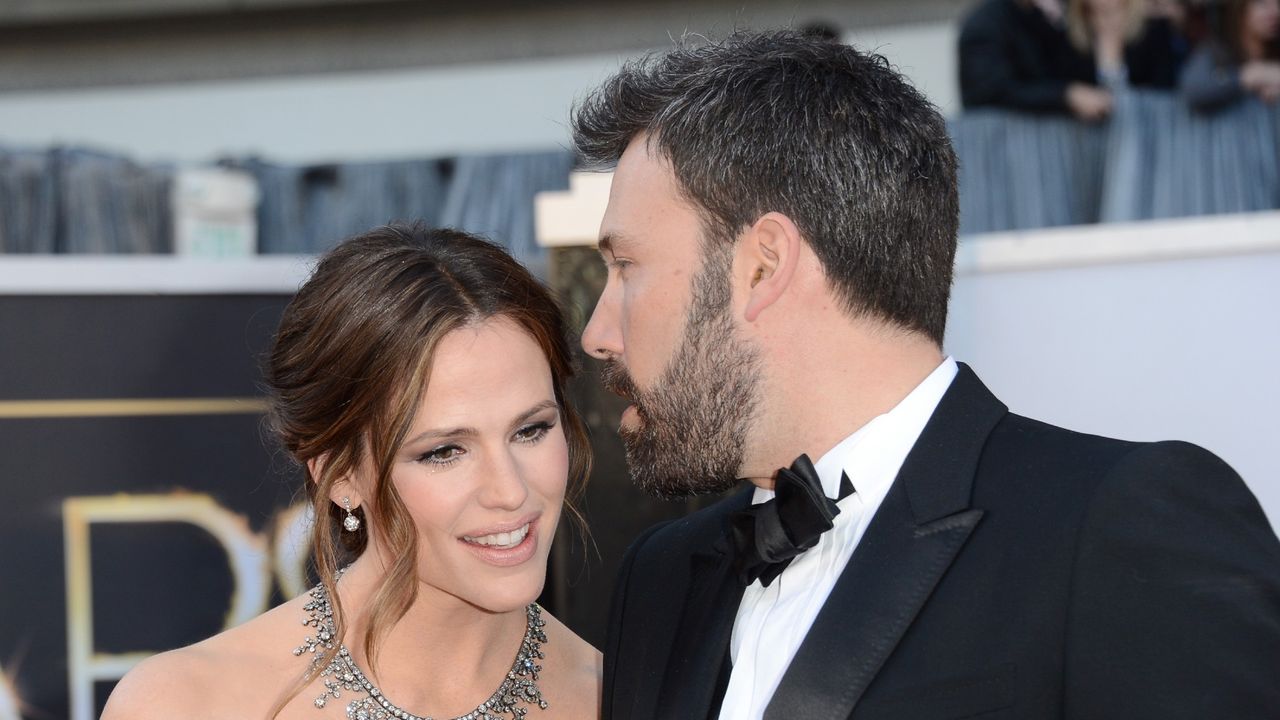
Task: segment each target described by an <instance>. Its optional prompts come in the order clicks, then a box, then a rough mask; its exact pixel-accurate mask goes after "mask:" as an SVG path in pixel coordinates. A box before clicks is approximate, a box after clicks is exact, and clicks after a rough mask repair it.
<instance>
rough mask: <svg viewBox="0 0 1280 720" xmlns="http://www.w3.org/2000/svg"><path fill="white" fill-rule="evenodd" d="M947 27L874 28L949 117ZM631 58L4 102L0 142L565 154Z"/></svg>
mask: <svg viewBox="0 0 1280 720" xmlns="http://www.w3.org/2000/svg"><path fill="white" fill-rule="evenodd" d="M954 34H955V29H954V28H953V27H952V26H951V24H949V23H937V24H928V25H904V26H896V27H891V28H880V29H875V28H872V29H866V30H862V31H859V32H857V33H854V34H852V35H850V36H849V39H850V40H851V41H853V42H855V43H856V44H857V45H858V46H859V47H864V48H872V49H877V50H878V51H879V52H881V53H882V54H884V55H885V56H886V57H888V58H889V59H890V61H891V62H893V63H894V64H895V65H896V66H897V67H898V68H899V69H900V70H901V71H902V72H903V73H904V74H906V75H907V76H908V77H909V78H911V79H912V80H913V81H914V82H916V84H917V85H918V86H919V87H921V88H922V89H923V90H925V91H926V92H927V93H928V94H929V95H930V97H931V99H933V101H934V102H935V103H936V104H938V105H939V107H941V108H942V109H943V110H944V111H951V110H955V109H958V104H957V102H956V100H955V98H956V91H955V87H954V85H955V79H954V76H955V72H954V66H955V62H954V57H953V56H954V42H955V39H954ZM621 59H622V58H620V57H619V56H616V55H590V56H577V57H569V58H558V59H552V60H532V61H529V60H526V61H520V62H506V63H493V64H486V65H460V66H451V67H437V68H430V69H421V70H395V71H378V72H367V73H349V74H326V75H311V76H298V77H288V78H277V79H266V80H263V79H255V80H239V81H231V82H209V83H189V84H184V85H150V86H137V87H114V88H103V89H84V90H59V91H50V92H22V93H4V94H0V145H10V146H20V147H34V148H43V147H47V146H50V145H55V144H76V145H89V146H93V147H99V148H102V149H105V150H109V151H113V152H120V153H124V154H126V155H130V156H133V157H135V158H137V159H139V160H144V161H165V160H174V161H183V162H201V161H209V160H213V159H216V158H217V157H219V156H221V155H227V154H231V155H246V154H253V153H257V154H259V155H261V156H262V157H264V158H267V159H271V160H277V161H282V162H327V161H343V160H365V159H393V158H408V157H431V156H439V155H455V154H463V153H485V152H500V151H506V150H531V149H546V148H555V147H565V146H567V145H568V144H569V133H568V130H567V119H568V113H569V108H570V107H571V106H572V104H573V102H574V101H575V100H576V99H577V98H579V97H581V96H582V95H583V94H585V93H586V92H587V91H588V90H590V89H591V88H593V87H594V86H596V85H597V84H598V83H600V82H601V81H602V80H603V79H604V78H605V77H607V76H608V75H609V74H610V73H611V72H612V71H614V70H615V69H616V68H617V67H618V65H619V63H620V61H621Z"/></svg>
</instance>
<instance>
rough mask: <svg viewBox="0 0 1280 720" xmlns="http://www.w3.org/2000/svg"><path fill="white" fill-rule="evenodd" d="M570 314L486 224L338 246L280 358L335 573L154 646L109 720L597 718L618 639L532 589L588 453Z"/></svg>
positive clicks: (295, 439) (298, 456)
mask: <svg viewBox="0 0 1280 720" xmlns="http://www.w3.org/2000/svg"><path fill="white" fill-rule="evenodd" d="M565 331H566V325H565V321H564V317H563V315H562V314H561V313H560V310H559V309H558V308H557V306H556V303H555V301H554V300H553V299H552V297H551V294H550V292H549V291H548V290H547V289H546V288H544V287H543V286H542V285H541V284H540V283H538V281H537V280H535V279H534V278H533V276H532V275H530V274H529V272H528V271H527V270H526V269H525V268H524V267H522V266H521V265H520V264H519V263H518V262H516V261H515V260H514V259H513V258H512V257H511V256H510V255H508V254H507V253H506V252H505V251H503V250H502V249H501V248H499V247H497V246H496V245H493V244H491V243H489V242H486V241H485V240H483V239H481V238H477V237H475V236H472V235H467V234H465V233H461V232H457V231H453V230H428V229H426V228H425V227H422V226H419V225H414V226H408V225H391V226H386V227H381V228H375V229H374V230H371V231H369V232H366V233H364V234H362V235H359V236H356V237H354V238H352V239H350V240H347V241H346V242H344V243H342V244H341V245H339V246H338V247H337V248H335V249H334V250H332V251H331V252H329V253H328V254H327V255H325V256H324V257H323V258H321V259H320V262H319V264H318V265H317V266H316V269H315V272H314V273H313V274H312V276H311V279H309V280H308V281H307V282H306V284H305V285H303V286H302V288H301V289H300V290H299V291H298V293H297V295H295V296H294V298H293V300H292V301H291V302H290V303H289V306H288V308H286V309H285V312H284V316H283V318H282V319H281V321H280V328H279V331H278V332H277V334H276V339H275V345H274V347H273V349H272V352H271V355H270V358H269V359H268V362H267V364H266V376H267V377H266V381H267V387H268V389H269V391H270V394H271V421H272V422H271V424H272V429H273V430H274V431H275V433H276V435H277V437H278V438H279V440H280V441H281V444H282V445H283V446H284V448H285V449H286V450H287V451H288V452H289V454H290V455H291V456H292V457H293V459H294V460H296V461H297V462H298V464H299V465H301V466H302V468H303V470H304V472H305V478H306V494H307V496H308V497H309V498H310V500H311V508H312V510H313V512H314V517H315V522H314V524H313V531H312V532H313V534H312V561H313V564H314V566H315V568H316V570H317V572H318V574H319V576H320V583H319V584H318V585H317V586H316V587H315V588H314V589H313V590H311V592H310V593H307V594H305V595H302V596H300V597H297V598H294V599H293V600H290V601H288V602H286V603H284V604H283V605H280V606H279V607H277V608H275V609H273V610H271V611H269V612H267V613H265V614H263V615H260V616H258V617H256V618H254V619H252V620H250V621H248V622H246V623H245V624H243V625H240V626H238V627H235V628H232V629H230V630H227V631H226V632H223V633H221V634H219V635H216V636H214V637H212V638H210V639H208V640H205V641H204V642H201V643H197V644H195V645H192V646H190V647H186V648H182V649H180V650H174V651H171V652H167V653H164V654H161V655H157V656H155V657H152V658H149V659H147V660H145V661H143V662H142V663H141V664H140V665H138V666H137V667H135V668H134V669H133V670H131V671H130V672H129V674H128V675H126V676H125V677H124V679H123V680H121V681H120V683H119V685H117V686H116V688H115V691H114V692H113V693H112V695H111V698H110V699H109V701H108V702H107V707H106V710H105V712H104V714H103V719H104V720H145V719H147V718H206V719H213V718H227V719H228V720H231V719H233V718H234V719H235V720H244V719H248V718H253V719H255V720H261V719H262V718H272V719H273V720H294V719H296V720H305V719H308V718H310V719H311V720H324V719H325V718H341V717H344V716H345V717H347V718H348V719H350V720H388V719H389V718H393V717H394V718H396V720H420V719H421V718H422V717H426V716H428V712H429V713H430V716H432V717H438V718H446V717H455V716H465V717H467V718H484V719H485V720H519V719H521V718H525V717H526V714H527V715H528V718H529V720H536V719H537V718H556V719H557V720H560V719H561V718H568V719H574V718H576V719H579V720H586V719H587V718H595V717H597V714H598V698H599V692H600V669H599V661H600V653H598V652H596V650H595V649H594V648H592V647H591V646H590V645H588V644H587V643H586V642H584V641H582V640H581V639H579V638H578V637H577V636H576V635H574V634H573V632H572V631H571V630H569V629H568V628H567V627H565V626H564V625H562V624H561V623H560V622H559V621H558V620H556V619H555V618H553V617H552V616H551V615H550V613H544V612H543V611H542V609H541V608H540V607H539V606H538V605H537V603H536V602H535V600H536V598H537V597H538V595H539V594H540V593H541V592H542V587H543V583H544V581H545V579H546V572H547V557H548V553H549V548H550V545H551V541H552V539H553V538H554V537H555V529H556V523H557V521H558V520H559V518H560V514H561V510H562V508H568V509H569V510H570V511H572V507H571V506H568V505H566V503H565V500H566V495H568V496H570V497H571V496H572V495H573V493H574V490H575V489H576V488H579V487H580V486H581V484H582V483H583V482H584V481H585V479H586V476H587V473H588V470H589V466H590V458H591V450H590V445H589V444H588V439H587V435H586V430H585V428H584V426H583V425H582V423H581V421H580V420H579V419H578V416H577V414H576V413H575V412H574V410H573V407H572V406H571V405H569V404H568V402H567V400H566V398H565V383H566V382H567V380H568V377H569V376H570V375H571V374H572V371H573V366H574V358H573V354H572V353H571V351H570V349H569V344H568V338H567V336H566V334H565ZM348 563H349V564H348ZM344 565H345V567H343V566H344ZM299 621H301V624H300V623H299ZM513 658H514V660H513Z"/></svg>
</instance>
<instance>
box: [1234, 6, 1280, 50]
mask: <svg viewBox="0 0 1280 720" xmlns="http://www.w3.org/2000/svg"><path fill="white" fill-rule="evenodd" d="M1243 25H1244V32H1245V33H1246V34H1247V35H1250V36H1252V37H1253V38H1254V39H1256V40H1263V41H1267V40H1271V39H1272V38H1274V37H1275V36H1276V33H1277V31H1280V0H1249V2H1248V4H1246V5H1245V9H1244V23H1243Z"/></svg>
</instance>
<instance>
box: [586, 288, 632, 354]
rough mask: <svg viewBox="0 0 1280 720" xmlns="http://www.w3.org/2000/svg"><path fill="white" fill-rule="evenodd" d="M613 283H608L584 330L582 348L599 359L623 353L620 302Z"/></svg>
mask: <svg viewBox="0 0 1280 720" xmlns="http://www.w3.org/2000/svg"><path fill="white" fill-rule="evenodd" d="M615 296H616V293H615V292H613V288H612V283H607V284H606V285H605V287H604V292H602V293H601V294H600V299H599V300H597V301H596V308H595V310H593V311H592V313H591V319H590V320H589V321H587V326H586V327H585V328H583V330H582V349H583V350H585V351H586V352H587V354H588V355H590V356H591V357H594V358H596V359H597V360H609V359H611V358H616V357H619V356H621V355H622V332H621V330H620V328H619V325H618V302H617V298H616V297H615Z"/></svg>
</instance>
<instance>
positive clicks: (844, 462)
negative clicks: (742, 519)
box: [751, 356, 959, 504]
mask: <svg viewBox="0 0 1280 720" xmlns="http://www.w3.org/2000/svg"><path fill="white" fill-rule="evenodd" d="M957 372H959V367H958V366H957V365H956V361H955V359H954V358H952V357H951V356H947V357H946V358H945V359H944V360H943V361H942V363H941V364H939V365H938V367H936V368H934V370H933V372H931V373H929V375H928V377H926V378H925V379H924V380H922V381H921V382H920V384H919V385H917V386H916V387H915V389H913V390H912V391H911V392H910V393H908V394H907V396H906V397H904V398H903V399H902V400H900V401H899V402H898V404H897V405H895V406H894V407H893V408H892V409H891V410H889V411H888V412H886V413H884V414H882V415H877V416H876V417H874V418H872V419H871V420H870V421H868V422H867V423H866V424H865V425H863V426H862V427H860V428H858V429H857V430H856V431H854V432H853V433H852V434H850V435H849V436H848V437H846V438H844V439H843V440H841V441H840V442H838V443H836V445H835V447H833V448H831V449H830V450H828V451H827V452H826V453H824V454H823V455H822V457H820V458H818V460H817V461H816V462H814V464H813V466H814V469H816V470H817V471H818V477H819V478H820V479H821V480H822V491H823V492H824V493H826V495H827V497H830V498H834V497H838V496H839V494H840V475H841V473H847V474H848V475H849V479H850V480H851V481H852V482H853V487H854V489H855V490H856V491H857V495H861V496H862V497H863V498H864V499H867V498H869V497H883V496H884V494H886V493H887V492H888V491H889V486H890V485H891V484H892V483H893V480H894V478H895V477H897V475H898V469H899V468H901V467H902V463H903V461H904V460H906V457H907V453H909V452H910V451H911V448H912V446H914V445H915V442H916V440H917V439H918V438H919V437H920V433H921V432H922V431H923V430H924V426H925V425H926V424H927V423H928V422H929V418H930V417H932V416H933V411H934V410H935V409H937V407H938V403H939V402H941V401H942V396H943V395H944V394H946V392H947V388H949V387H951V381H952V380H954V379H955V377H956V373H957ZM772 497H773V491H772V490H765V489H763V488H756V490H755V494H754V495H753V496H752V499H751V502H752V503H753V504H758V503H762V502H765V501H766V500H768V499H769V498H772Z"/></svg>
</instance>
